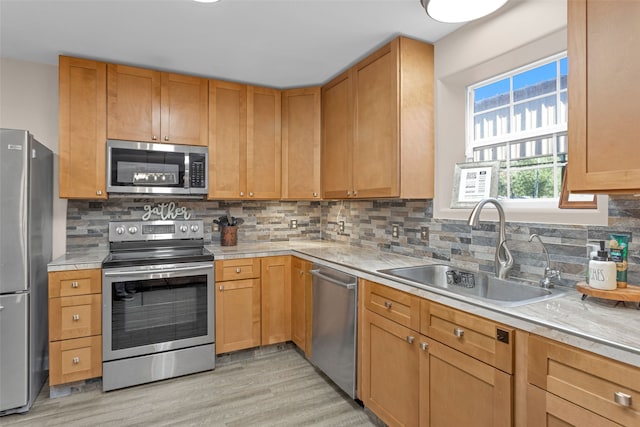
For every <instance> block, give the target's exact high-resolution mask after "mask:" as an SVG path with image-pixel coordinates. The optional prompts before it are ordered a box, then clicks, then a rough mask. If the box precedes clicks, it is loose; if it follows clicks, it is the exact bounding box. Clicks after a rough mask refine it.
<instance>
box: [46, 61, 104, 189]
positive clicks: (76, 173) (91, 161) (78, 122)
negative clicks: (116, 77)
mask: <svg viewBox="0 0 640 427" xmlns="http://www.w3.org/2000/svg"><path fill="white" fill-rule="evenodd" d="M58 75H59V121H60V123H59V126H60V128H59V144H60V147H59V153H60V167H59V173H60V184H59V192H60V197H62V198H70V199H106V198H107V191H106V172H105V168H106V160H105V154H106V139H107V137H106V129H107V124H106V119H107V113H106V106H107V99H106V98H107V64H106V63H104V62H96V61H90V60H86V59H78V58H70V57H67V56H60V61H59V71H58Z"/></svg>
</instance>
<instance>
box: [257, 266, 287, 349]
mask: <svg viewBox="0 0 640 427" xmlns="http://www.w3.org/2000/svg"><path fill="white" fill-rule="evenodd" d="M260 275H261V282H262V286H261V290H262V345H269V344H276V343H281V342H285V341H290V340H291V257H290V256H274V257H266V258H262V263H261V270H260Z"/></svg>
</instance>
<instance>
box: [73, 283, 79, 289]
mask: <svg viewBox="0 0 640 427" xmlns="http://www.w3.org/2000/svg"><path fill="white" fill-rule="evenodd" d="M78 286H80V284H79V283H78V282H71V287H72V288H77V287H78Z"/></svg>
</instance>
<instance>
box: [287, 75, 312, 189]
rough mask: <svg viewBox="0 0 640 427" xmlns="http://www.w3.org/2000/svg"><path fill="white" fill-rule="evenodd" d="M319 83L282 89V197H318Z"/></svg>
mask: <svg viewBox="0 0 640 427" xmlns="http://www.w3.org/2000/svg"><path fill="white" fill-rule="evenodd" d="M320 109H321V102H320V87H311V88H303V89H290V90H285V91H283V92H282V199H285V200H306V199H309V200H314V199H319V198H320V139H321V138H320V126H321V120H320Z"/></svg>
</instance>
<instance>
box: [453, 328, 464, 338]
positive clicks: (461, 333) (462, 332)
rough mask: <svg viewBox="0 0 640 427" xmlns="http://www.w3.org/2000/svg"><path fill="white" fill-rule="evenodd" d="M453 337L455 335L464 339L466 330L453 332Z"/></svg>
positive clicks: (458, 329) (459, 329) (456, 329)
mask: <svg viewBox="0 0 640 427" xmlns="http://www.w3.org/2000/svg"><path fill="white" fill-rule="evenodd" d="M453 335H455V336H456V337H458V338H462V337H463V336H464V329H461V328H455V329H454V330H453Z"/></svg>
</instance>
